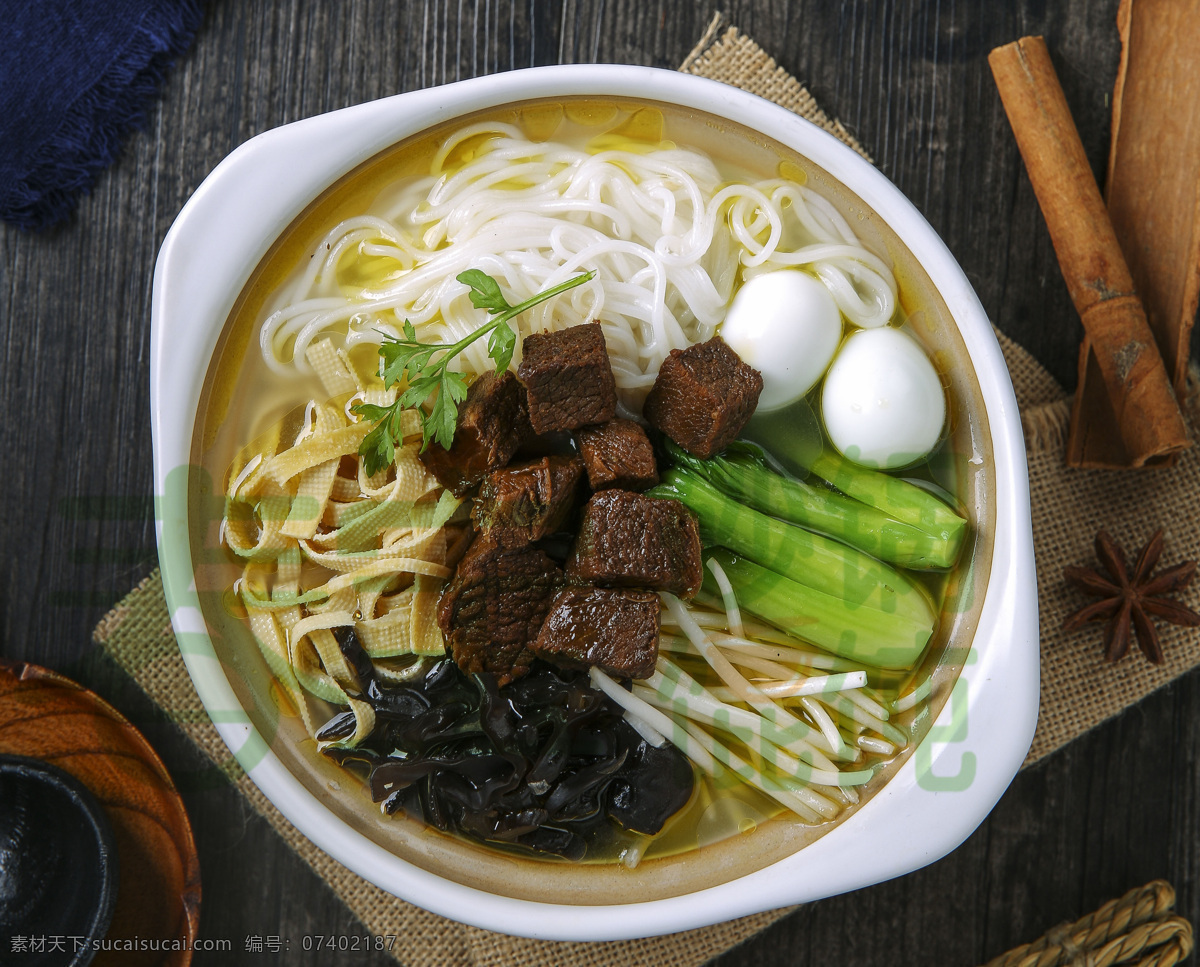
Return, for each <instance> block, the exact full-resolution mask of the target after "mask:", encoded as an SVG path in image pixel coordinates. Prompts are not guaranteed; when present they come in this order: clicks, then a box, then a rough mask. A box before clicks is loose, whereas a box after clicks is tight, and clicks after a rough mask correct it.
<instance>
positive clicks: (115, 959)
mask: <svg viewBox="0 0 1200 967" xmlns="http://www.w3.org/2000/svg"><path fill="white" fill-rule="evenodd" d="M0 752H2V753H5V754H6V755H22V756H29V757H30V758H34V759H40V760H41V761H43V762H49V763H50V764H52V765H55V766H57V767H58V768H60V769H62V770H64V771H65V772H68V773H70V774H71V775H72V776H74V777H75V778H76V779H78V780H79V781H80V782H82V783H83V784H84V785H85V786H86V787H87V788H88V790H89V791H90V792H91V793H92V795H93V796H94V797H95V798H96V801H97V802H98V803H99V804H100V806H101V807H102V808H103V809H104V812H105V813H106V814H107V815H108V821H109V825H111V826H112V831H113V838H114V840H115V842H116V846H117V899H116V904H115V906H114V907H113V913H112V923H111V925H110V927H109V933H108V936H109V937H112V938H121V939H129V938H135V937H146V938H150V937H159V938H163V939H167V938H170V939H172V940H175V939H179V940H187V941H191V940H194V939H195V937H196V932H197V930H198V928H199V920H200V864H199V860H198V859H197V856H196V846H195V843H194V842H193V840H192V830H191V826H190V824H189V822H188V817H187V814H186V812H185V811H184V805H183V803H182V802H181V801H180V798H179V794H178V792H176V790H175V786H174V784H173V783H172V782H171V778H170V776H169V775H168V774H167V771H166V769H164V768H163V764H162V762H161V761H159V759H158V756H157V755H156V754H155V752H154V750H153V749H152V748H151V747H150V745H149V744H148V743H147V742H146V740H145V739H144V738H143V737H142V736H141V735H140V734H139V733H138V731H137V730H136V729H135V728H134V727H133V726H132V725H130V723H129V722H127V721H126V720H125V719H124V718H123V717H122V716H121V715H120V714H119V713H118V712H116V711H115V710H114V709H113V708H112V706H110V705H109V704H108V703H107V702H105V701H104V700H103V699H101V698H99V697H98V696H96V695H95V694H93V693H92V692H89V691H87V690H86V689H83V688H80V687H79V686H78V685H77V684H75V683H74V682H72V681H71V680H69V679H67V678H64V677H63V676H61V675H59V674H57V673H55V672H52V671H49V670H48V669H45V668H42V667H40V666H38V665H33V664H29V663H26V662H12V663H10V662H7V661H3V660H0ZM66 952H67V953H68V954H73V953H74V952H75V951H74V948H73V946H72V945H71V944H70V943H68V944H67V947H66ZM191 961H192V956H191V951H190V950H188V949H179V950H166V951H160V950H137V949H134V950H129V951H124V950H122V951H117V950H105V951H101V952H100V953H98V954H96V955H95V959H94V960H93V961H92V964H93V965H94V967H187V965H188V964H190V963H191Z"/></svg>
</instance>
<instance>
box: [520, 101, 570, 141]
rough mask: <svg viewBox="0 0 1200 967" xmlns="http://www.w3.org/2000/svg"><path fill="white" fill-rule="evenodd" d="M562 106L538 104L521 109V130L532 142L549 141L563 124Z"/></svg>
mask: <svg viewBox="0 0 1200 967" xmlns="http://www.w3.org/2000/svg"><path fill="white" fill-rule="evenodd" d="M564 113H565V112H564V111H563V106H562V105H561V104H538V105H535V106H533V107H526V108H522V109H521V113H520V118H521V130H522V131H524V132H525V136H526V137H527V138H529V140H530V141H549V140H550V139H551V138H552V137H554V134H555V132H556V131H557V130H558V129H559V127H560V126H561V125H562V122H563V114H564Z"/></svg>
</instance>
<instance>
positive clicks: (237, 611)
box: [221, 588, 249, 618]
mask: <svg viewBox="0 0 1200 967" xmlns="http://www.w3.org/2000/svg"><path fill="white" fill-rule="evenodd" d="M221 607H222V608H224V609H225V613H226V614H228V615H231V616H232V617H234V618H246V617H248V616H249V615H248V612H247V611H246V606H245V605H244V604H243V603H242V599H241V596H240V595H239V594H238V593H237V591H236V590H234V588H226V589H225V590H224V592H222V594H221Z"/></svg>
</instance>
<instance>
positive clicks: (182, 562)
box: [150, 66, 1038, 940]
mask: <svg viewBox="0 0 1200 967" xmlns="http://www.w3.org/2000/svg"><path fill="white" fill-rule="evenodd" d="M573 95H579V96H583V95H591V96H602V97H627V98H633V99H638V100H652V101H658V102H663V103H667V104H674V105H680V106H682V107H684V108H690V109H695V110H698V111H703V112H707V113H708V114H709V115H713V116H715V117H717V118H720V119H725V120H728V121H730V122H734V123H736V124H740V125H742V126H745V127H748V128H750V129H752V130H755V131H758V132H762V133H764V134H766V135H768V136H769V137H770V138H772V139H774V140H775V141H777V142H779V143H781V144H782V145H784V146H786V147H787V148H790V149H792V150H794V151H796V152H797V153H799V154H800V155H803V156H804V157H805V158H807V159H809V160H811V161H812V162H813V163H814V164H815V165H817V166H820V167H821V168H823V169H824V170H825V171H827V172H831V173H833V174H834V175H835V176H836V178H837V179H838V180H840V182H841V183H842V184H843V185H844V186H845V188H846V189H848V191H849V192H850V193H851V194H852V195H854V196H857V198H858V199H861V202H862V203H863V204H864V205H865V206H866V208H867V209H868V210H870V211H871V212H873V213H874V215H873V217H875V216H877V217H878V218H879V219H881V220H882V221H883V222H884V223H885V224H886V225H887V226H888V228H889V229H890V230H891V232H892V233H894V237H896V238H898V239H899V240H900V242H901V243H902V244H903V246H905V247H906V248H907V249H908V250H909V251H910V252H911V253H912V255H913V256H915V258H916V261H917V262H918V263H919V265H920V267H921V268H922V269H923V271H924V272H925V273H926V274H927V277H928V280H929V281H930V282H931V283H932V285H933V286H934V287H935V289H936V292H937V294H938V295H939V296H940V299H941V300H942V302H943V303H944V306H945V309H946V310H948V314H949V316H950V317H951V318H952V320H953V323H954V325H955V326H956V327H957V330H958V333H959V334H960V336H961V344H962V345H964V346H965V352H966V354H967V356H969V360H970V366H971V367H973V369H974V381H975V383H976V385H977V387H978V398H981V399H982V401H983V408H984V410H985V413H986V419H984V420H983V421H982V425H983V426H984V429H985V432H986V436H987V437H988V439H986V440H985V441H984V442H985V444H986V445H985V446H984V447H983V448H982V453H976V455H975V458H973V459H979V460H981V461H983V460H990V461H991V468H992V471H993V476H994V492H992V493H990V494H989V495H988V501H989V502H990V513H991V514H992V515H993V519H994V532H993V535H992V537H993V539H992V546H991V558H990V576H989V577H988V578H987V580H986V586H985V588H984V589H983V590H984V598H983V602H982V609H981V610H980V611H979V612H978V619H977V620H976V621H973V624H974V626H975V630H974V633H973V637H972V640H971V642H970V652H969V654H968V657H967V659H966V664H965V666H964V667H963V670H962V672H961V675H960V678H959V680H958V683H957V684H956V685H955V687H954V690H953V692H952V694H951V697H950V700H949V701H948V702H946V704H945V706H944V707H943V708H942V711H941V714H940V715H939V717H938V719H937V722H936V724H935V726H934V728H933V729H932V730H931V731H930V732H929V733H928V735H927V736H926V738H925V739H924V741H923V742H922V743H921V746H920V747H919V748H918V749H917V751H916V754H914V755H912V756H911V757H910V758H909V759H908V760H907V761H906V762H905V763H904V765H903V766H902V767H901V768H900V770H899V771H898V772H897V773H896V774H895V775H894V776H893V777H892V779H891V780H890V781H889V782H888V783H887V784H886V785H885V786H883V788H882V789H881V790H880V791H879V792H878V793H877V794H876V795H875V796H874V797H873V798H871V799H870V800H869V801H867V802H866V803H865V805H864V806H863V807H862V808H860V809H858V810H857V811H855V812H854V813H853V815H851V816H849V818H847V819H846V820H844V821H842V822H841V823H840V824H838V825H836V826H834V827H833V828H832V829H831V831H830V832H828V833H827V834H825V835H824V836H822V837H821V838H819V839H817V840H816V841H815V842H813V843H812V844H811V845H808V846H807V847H805V848H803V849H801V850H799V851H797V852H795V853H792V854H791V855H787V856H785V857H784V858H782V859H780V860H778V861H776V862H773V863H771V864H770V865H767V866H765V867H764V868H761V869H758V870H756V871H754V872H750V873H748V874H747V875H743V876H740V877H738V878H736V879H732V880H730V881H728V882H723V883H720V882H718V883H717V885H713V886H709V887H707V888H705V889H701V890H698V891H696V892H684V893H681V894H678V895H674V896H670V897H667V898H663V899H654V900H649V901H646V902H638V903H619V904H616V905H614V904H612V903H605V904H595V905H587V904H578V903H572V904H566V903H553V902H534V901H530V900H527V899H516V898H513V897H506V896H500V895H497V894H496V893H495V892H491V891H484V890H480V889H477V888H473V887H471V886H466V885H463V884H462V883H461V882H456V881H454V880H452V879H450V878H448V877H444V876H441V875H438V872H437V871H436V870H430V869H425V868H420V867H419V866H417V865H414V864H411V863H409V862H406V861H405V860H403V859H401V858H399V857H398V856H396V855H394V854H393V853H392V852H389V851H388V850H386V849H384V848H382V847H381V846H380V845H378V844H377V843H376V842H375V841H373V840H372V839H370V838H368V837H367V836H365V835H364V834H363V833H362V832H360V831H359V830H357V829H356V828H354V826H353V825H352V824H351V823H348V822H346V821H345V820H344V819H342V818H339V817H338V815H336V814H335V813H334V812H333V811H331V810H330V809H329V807H328V806H327V804H326V803H325V802H323V801H322V797H321V796H319V795H315V794H314V793H313V792H311V791H310V789H309V788H308V787H306V786H305V785H304V784H302V783H301V782H300V781H298V779H297V778H296V776H295V775H293V774H292V773H291V772H289V770H288V769H287V768H286V767H285V766H284V764H283V762H282V761H281V760H280V758H279V757H277V756H276V755H275V753H274V752H273V751H272V750H271V749H270V748H269V747H268V744H267V742H266V740H265V739H264V737H263V736H262V735H261V734H259V732H258V731H257V730H256V729H255V727H254V726H253V725H252V724H251V719H250V717H249V716H248V715H247V713H246V710H245V709H244V708H243V707H242V705H241V704H240V703H239V700H238V698H237V697H236V695H235V692H234V689H233V688H232V687H231V684H230V681H229V678H228V677H227V670H226V668H225V667H223V665H222V663H221V662H220V661H219V660H218V659H217V656H216V653H215V652H214V649H213V645H212V642H211V641H210V638H209V634H208V630H207V628H206V625H205V621H204V618H203V615H202V613H201V610H200V604H199V599H198V596H197V594H196V586H195V582H194V572H193V562H192V558H191V554H190V552H189V540H188V515H187V500H188V495H187V494H188V492H187V473H188V463H189V459H190V453H191V446H192V433H193V427H194V425H195V419H196V413H197V406H198V401H199V399H200V395H201V388H202V384H203V381H204V379H205V373H206V370H207V366H208V362H209V360H210V358H211V357H212V354H213V351H214V347H215V345H216V343H217V339H218V335H219V333H220V331H221V328H222V326H223V324H224V322H225V320H226V318H227V317H228V316H229V313H230V310H231V307H232V306H233V303H234V300H235V299H236V298H237V296H238V294H239V292H240V290H241V289H242V287H243V285H244V284H245V282H246V280H247V278H248V277H249V275H250V273H251V271H252V270H253V269H254V267H255V265H256V264H257V263H258V262H259V260H260V259H261V258H262V256H263V255H264V253H265V252H266V251H267V249H268V248H269V246H270V245H271V243H272V242H273V241H274V240H275V239H276V238H277V237H278V236H279V235H280V233H282V232H283V231H284V229H285V228H286V227H287V226H288V225H289V224H290V223H291V222H292V221H293V219H294V218H296V216H297V215H298V214H299V213H300V212H301V211H302V210H303V209H304V208H305V206H306V205H307V204H308V203H309V202H310V201H312V200H313V199H314V198H316V197H317V196H318V195H319V194H320V193H321V192H322V190H323V189H325V188H326V187H327V186H329V185H330V184H331V183H332V182H334V181H335V180H337V179H338V178H339V177H340V176H342V175H343V174H345V173H346V172H348V171H349V170H351V169H353V168H354V167H355V166H357V165H359V164H360V163H361V162H363V161H364V160H366V159H368V158H370V157H372V156H373V155H375V154H376V153H377V152H379V151H381V150H382V149H384V148H387V147H388V146H389V145H392V144H394V143H396V142H397V141H399V140H401V139H403V138H405V137H408V136H410V135H412V134H415V133H417V132H420V131H422V130H424V129H426V128H429V127H430V126H432V125H435V124H438V123H441V122H444V121H447V120H450V119H453V118H455V117H458V116H461V115H464V114H468V113H471V112H474V111H478V110H481V109H486V108H492V107H497V106H501V105H505V104H508V103H512V102H518V101H523V100H529V99H536V98H546V97H570V96H573ZM150 378H151V405H152V408H153V438H154V482H155V487H156V492H157V494H159V495H160V499H159V504H160V514H159V515H158V522H157V527H158V545H159V556H160V560H161V564H162V572H163V580H164V585H165V588H166V594H167V601H168V603H169V606H170V609H171V616H172V624H173V627H174V630H175V633H176V635H177V637H178V639H179V644H180V648H181V650H182V652H183V656H184V659H185V661H186V663H187V666H188V670H189V672H190V673H191V676H192V680H193V681H194V682H195V685H196V689H197V691H198V692H199V694H200V698H201V700H202V701H203V703H204V706H205V708H206V709H207V710H208V712H209V714H210V715H211V717H212V719H213V721H214V722H215V723H216V727H217V729H218V730H219V731H220V733H221V736H222V738H223V739H224V740H225V742H226V743H227V744H228V746H229V748H230V749H231V750H232V751H233V752H234V754H236V755H237V756H238V758H239V761H241V762H243V764H245V765H246V766H248V771H249V774H250V777H251V779H253V781H254V782H255V783H256V784H257V785H258V786H259V788H260V789H261V790H262V791H263V793H264V794H265V795H266V796H267V797H268V798H269V799H270V800H271V801H272V802H273V803H274V804H275V805H276V806H277V807H278V808H279V809H280V811H281V812H282V813H283V814H284V815H285V816H287V818H288V819H289V820H290V821H291V822H293V823H294V824H295V825H296V826H297V827H298V828H299V829H300V831H301V832H303V833H304V835H305V836H307V837H308V838H309V839H310V840H312V841H313V842H314V843H315V844H316V845H317V846H319V847H320V848H321V849H323V850H325V851H326V852H327V853H329V854H330V855H331V856H333V857H335V858H336V859H338V860H339V861H341V862H342V863H343V864H345V865H346V866H347V867H349V868H350V869H352V870H354V871H355V872H357V873H358V874H360V875H361V876H363V877H365V878H366V879H368V880H370V881H372V882H373V883H375V884H377V885H378V886H380V887H382V888H383V889H385V890H389V891H391V892H392V893H394V894H396V895H397V896H400V897H403V898H404V899H406V900H409V901H411V902H413V903H416V904H418V905H420V906H422V907H425V908H426V909H428V910H432V911H434V912H436V913H439V914H442V915H444V916H447V917H452V918H454V919H458V920H462V921H465V922H467V923H470V924H473V925H475V926H479V927H484V928H488V929H492V930H498V931H503V932H506V933H513V934H520V935H524V936H530V937H541V938H548V939H562V940H568V939H569V940H595V939H621V938H630V937H639V936H649V935H653V934H661V933H668V932H673V931H677V930H683V929H688V928H692V927H698V926H702V925H706V924H710V923H715V922H718V921H721V920H726V919H730V918H733V917H738V916H743V915H746V914H751V913H755V912H758V911H761V910H766V909H770V908H773V907H778V906H782V905H785V904H792V903H799V902H804V901H809V900H815V899H818V898H821V897H827V896H831V895H835V894H838V893H842V892H845V891H848V890H853V889H856V888H859V887H863V886H866V885H869V884H872V883H877V882H880V881H882V880H885V879H888V878H890V877H893V876H897V875H900V874H903V873H906V872H909V871H911V870H914V869H917V868H919V867H921V866H923V865H925V864H927V863H930V862H932V861H933V860H936V859H938V858H939V857H941V856H943V855H945V854H946V853H948V852H949V851H950V850H952V849H954V848H955V847H956V846H958V845H959V844H960V843H961V842H962V841H963V840H964V839H966V837H967V836H968V835H970V833H971V832H972V831H973V830H974V829H975V827H976V826H977V825H978V824H979V823H980V822H981V821H982V820H983V818H984V817H985V816H986V815H987V813H988V812H989V811H990V810H991V808H992V807H993V806H994V805H995V803H996V801H997V800H998V799H999V797H1000V795H1001V794H1002V793H1003V791H1004V789H1005V788H1006V787H1007V786H1008V784H1009V782H1010V781H1011V780H1012V778H1013V776H1014V775H1015V773H1016V771H1017V769H1018V768H1019V767H1020V765H1021V762H1022V760H1023V759H1024V757H1025V754H1026V752H1027V750H1028V748H1029V745H1030V742H1031V740H1032V736H1033V729H1034V724H1035V721H1036V717H1037V705H1038V623H1037V595H1036V587H1035V577H1034V562H1033V547H1032V535H1031V530H1030V516H1029V493H1028V480H1027V476H1026V463H1025V451H1024V446H1023V440H1022V432H1021V425H1020V421H1019V419H1018V414H1017V405H1016V401H1015V399H1014V396H1013V390H1012V386H1011V383H1010V382H1009V377H1008V371H1007V369H1006V367H1005V364H1004V360H1003V358H1002V356H1001V353H1000V350H999V347H998V345H997V343H996V339H995V337H994V336H993V333H992V330H991V327H990V325H989V323H988V319H987V317H986V315H985V314H984V311H983V309H982V307H981V306H980V304H979V301H978V299H977V298H976V296H975V293H974V292H973V291H972V289H971V286H970V284H969V283H968V282H967V279H966V277H965V276H964V274H963V272H962V270H961V269H960V268H959V267H958V265H957V264H956V263H955V261H954V259H953V258H952V257H951V255H950V253H949V252H948V251H947V249H946V247H945V245H944V244H943V243H942V241H941V239H939V238H938V236H937V235H936V234H935V233H934V231H933V230H932V229H931V228H930V226H929V225H928V223H927V222H926V221H925V219H924V218H922V217H921V215H920V214H919V213H918V212H917V210H916V209H915V208H914V207H913V205H912V204H911V203H910V202H909V201H908V200H907V199H906V198H905V197H904V196H903V195H902V194H901V193H900V192H899V191H898V190H897V189H896V188H895V187H894V186H893V185H892V184H891V183H890V182H889V181H888V180H887V179H886V178H885V177H884V176H883V175H882V174H880V173H879V171H877V170H876V169H875V168H874V167H872V166H871V165H870V164H868V163H867V162H865V161H864V160H862V159H861V158H860V157H858V156H857V155H856V154H854V153H853V152H852V151H851V150H850V149H848V148H847V147H845V146H844V145H843V144H841V143H840V142H838V141H837V140H835V139H834V138H832V137H831V136H829V135H828V134H825V133H824V132H822V131H821V130H819V129H818V128H816V127H815V126H813V125H812V124H809V123H808V122H806V121H804V120H802V119H800V118H799V117H797V116H795V115H793V114H791V113H790V112H788V111H786V110H784V109H782V108H780V107H777V106H776V105H774V104H771V103H769V102H768V101H765V100H762V99H761V98H758V97H755V96H752V95H750V94H746V93H744V92H742V91H739V90H736V89H734V88H732V87H728V86H726V85H723V84H719V83H715V82H712V81H707V80H702V79H699V78H696V77H691V76H687V75H683V74H678V73H675V72H669V71H661V70H651V69H646V68H634V67H617V66H576V67H547V68H536V69H532V70H523V71H515V72H513V73H509V74H500V75H496V76H490V77H483V78H478V79H475V80H468V81H462V82H460V83H457V84H451V85H449V86H446V87H440V88H433V89H430V90H424V91H416V92H413V93H410V94H402V95H399V96H396V97H391V98H386V99H383V100H379V101H374V102H372V103H369V104H362V105H359V106H357V107H351V108H346V109H345V110H341V111H335V112H333V113H331V114H324V115H321V116H319V117H314V118H309V119H307V120H304V121H297V122H295V123H293V124H288V125H285V126H284V127H281V128H277V129H275V130H273V131H268V132H266V133H264V134H261V135H259V136H258V137H256V138H254V139H252V140H251V141H249V142H247V143H246V144H243V145H242V146H241V147H239V148H238V149H237V150H236V151H234V152H233V153H232V154H230V155H229V157H227V158H226V159H225V160H224V161H222V162H221V163H220V164H219V165H218V166H217V167H216V169H215V170H214V171H213V172H212V174H211V175H209V177H208V178H207V179H206V180H205V181H204V183H203V184H202V185H201V186H200V188H199V189H198V190H197V191H196V193H195V195H194V196H193V197H192V198H191V200H190V201H189V202H188V203H187V205H186V206H185V207H184V209H183V211H182V212H181V213H180V215H179V218H178V219H177V220H176V222H175V224H174V226H173V227H172V228H171V231H170V232H169V233H168V235H167V238H166V241H165V242H164V243H163V247H162V251H161V253H160V255H159V259H158V264H157V266H156V270H155V276H154V297H153V318H152V335H151V377H150ZM961 644H965V643H964V642H956V645H961ZM968 722H969V728H968Z"/></svg>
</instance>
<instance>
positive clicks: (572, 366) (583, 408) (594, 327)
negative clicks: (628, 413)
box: [517, 322, 617, 433]
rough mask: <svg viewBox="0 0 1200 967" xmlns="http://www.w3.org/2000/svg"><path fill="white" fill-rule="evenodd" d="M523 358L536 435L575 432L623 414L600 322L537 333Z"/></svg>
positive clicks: (528, 340) (523, 349)
mask: <svg viewBox="0 0 1200 967" xmlns="http://www.w3.org/2000/svg"><path fill="white" fill-rule="evenodd" d="M521 354H522V358H521V368H520V370H518V373H517V375H519V376H520V377H521V382H523V383H524V384H525V389H526V391H527V393H528V396H529V420H530V422H531V423H532V424H533V429H534V432H536V433H552V432H554V431H555V430H575V429H578V428H579V427H581V426H587V424H589V423H603V422H604V421H605V420H611V419H612V418H613V415H614V414H615V413H616V412H617V385H616V383H615V381H614V380H613V372H612V365H611V364H610V363H609V361H608V349H607V347H606V346H605V344H604V331H603V330H602V329H601V328H600V323H598V322H589V323H585V324H584V325H581V326H570V327H568V328H567V329H560V330H559V331H558V332H541V333H533V334H531V335H529V336H526V337H525V341H524V342H523V343H522V344H521Z"/></svg>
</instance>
